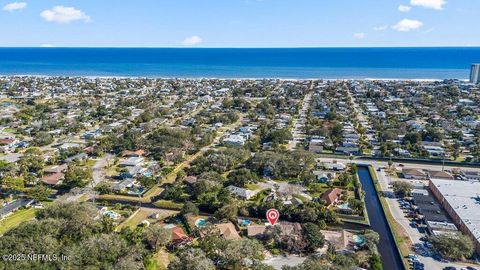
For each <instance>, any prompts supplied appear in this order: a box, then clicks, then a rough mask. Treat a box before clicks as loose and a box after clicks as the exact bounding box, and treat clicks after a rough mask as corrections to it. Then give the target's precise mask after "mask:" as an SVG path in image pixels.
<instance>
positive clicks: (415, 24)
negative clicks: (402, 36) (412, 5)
mask: <svg viewBox="0 0 480 270" xmlns="http://www.w3.org/2000/svg"><path fill="white" fill-rule="evenodd" d="M422 26H423V22H421V21H418V20H410V19H403V20H401V21H399V22H398V23H397V24H395V25H394V26H392V28H393V29H395V30H397V31H399V32H409V31H411V30H416V29H418V28H420V27H422Z"/></svg>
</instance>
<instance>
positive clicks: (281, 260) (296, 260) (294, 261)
mask: <svg viewBox="0 0 480 270" xmlns="http://www.w3.org/2000/svg"><path fill="white" fill-rule="evenodd" d="M305 259H306V257H301V256H297V255H286V256H274V257H271V258H269V259H267V260H264V261H263V263H264V264H266V265H270V266H272V267H273V268H275V269H277V270H281V269H282V266H284V265H287V266H297V265H299V264H301V263H303V262H304V261H305Z"/></svg>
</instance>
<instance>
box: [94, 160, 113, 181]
mask: <svg viewBox="0 0 480 270" xmlns="http://www.w3.org/2000/svg"><path fill="white" fill-rule="evenodd" d="M112 158H113V155H112V154H105V156H103V157H102V158H100V159H99V160H97V162H95V164H94V165H93V167H92V170H93V172H92V178H93V181H92V186H93V187H95V186H96V185H98V184H99V183H101V182H103V181H104V180H105V167H106V165H107V163H108V161H109V160H111V159H112Z"/></svg>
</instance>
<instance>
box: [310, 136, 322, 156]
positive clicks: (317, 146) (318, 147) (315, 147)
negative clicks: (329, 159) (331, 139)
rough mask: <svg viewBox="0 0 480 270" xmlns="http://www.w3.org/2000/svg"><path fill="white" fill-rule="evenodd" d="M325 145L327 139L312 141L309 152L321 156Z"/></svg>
mask: <svg viewBox="0 0 480 270" xmlns="http://www.w3.org/2000/svg"><path fill="white" fill-rule="evenodd" d="M324 143H325V138H316V139H312V140H310V143H309V144H308V151H310V152H312V153H315V154H320V153H322V152H323V145H324Z"/></svg>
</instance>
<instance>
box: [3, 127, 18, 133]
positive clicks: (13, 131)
mask: <svg viewBox="0 0 480 270" xmlns="http://www.w3.org/2000/svg"><path fill="white" fill-rule="evenodd" d="M3 131H4V132H7V133H15V132H17V131H16V130H15V129H13V128H6V129H4V130H3Z"/></svg>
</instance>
